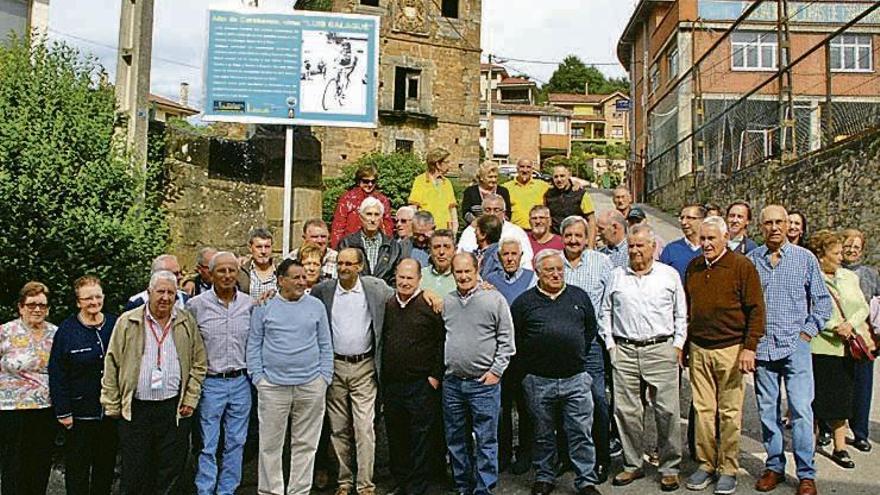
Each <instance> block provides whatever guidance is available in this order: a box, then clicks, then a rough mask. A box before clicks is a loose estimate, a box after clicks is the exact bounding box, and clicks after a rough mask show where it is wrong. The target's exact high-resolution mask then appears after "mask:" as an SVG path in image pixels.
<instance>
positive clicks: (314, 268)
mask: <svg viewBox="0 0 880 495" xmlns="http://www.w3.org/2000/svg"><path fill="white" fill-rule="evenodd" d="M321 251H322V250H321V247H320V246H318V245H317V244H315V243H312V242H306V243H305V244H303V245H302V247H301V248H299V253H298V255H297V260H299V262H300V263H302V266H303V268H304V269H305V272H306V284H308V286H307V289H306V294H308V293H309V292H310V291H311V290H312V287H314V286H315V285H317V284H318V282H321V281H323V280H325V279H326V278H327V277H326V276H325V275H324V272H323V270H322V268H323V259H324V255H323V253H322V252H321Z"/></svg>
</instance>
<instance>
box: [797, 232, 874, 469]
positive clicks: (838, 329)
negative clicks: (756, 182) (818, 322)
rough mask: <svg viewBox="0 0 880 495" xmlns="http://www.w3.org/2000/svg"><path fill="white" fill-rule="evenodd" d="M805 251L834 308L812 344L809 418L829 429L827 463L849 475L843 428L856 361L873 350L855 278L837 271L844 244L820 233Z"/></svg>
mask: <svg viewBox="0 0 880 495" xmlns="http://www.w3.org/2000/svg"><path fill="white" fill-rule="evenodd" d="M810 250H811V251H813V253H814V254H815V255H816V257H817V258H819V265H820V266H821V268H822V273H823V275H824V278H825V285H826V287H828V291H829V292H830V293H831V299H832V300H833V302H834V304H833V305H832V306H833V308H832V313H831V318H829V319H828V321H827V322H826V323H825V327H824V328H823V329H822V331H820V332H819V334H818V335H817V336H816V337H814V338H813V340H812V343H811V345H812V352H813V377H814V380H815V397H814V400H813V415H814V416H815V418H816V422H817V424H818V423H819V422H820V421H825V422H827V423H828V425H829V426H830V427H831V431H832V435H833V445H834V447H833V448H834V450H833V452H832V454H831V460H832V461H834V462H835V463H836V464H837V465H838V466H840V467H842V468H845V469H852V468H854V467H855V463H854V462H853V460H852V459H851V458H850V456H849V453H848V452H847V451H846V424H847V420H848V419H849V418H850V417H851V416H852V412H853V400H852V399H853V384H854V380H855V377H854V371H855V364H856V359H867V358H868V356H870V354H869V353H870V352H873V350H874V349H873V342H872V341H871V339H870V335H869V334H868V323H867V318H868V313H869V309H868V304H867V302H866V301H865V298H864V296H863V295H862V290H861V288H860V287H859V277H858V275H856V274H855V272H853V271H851V270H847V269H846V268H842V267H841V264H842V262H843V238H842V237H841V236H839V235H837V234H835V233H833V232H831V231H829V230H820V231H818V232H816V233H815V234H813V236H812V237H811V238H810ZM865 337H868V339H867V340H865ZM868 342H870V344H868ZM871 357H873V356H871Z"/></svg>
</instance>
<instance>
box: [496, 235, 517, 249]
mask: <svg viewBox="0 0 880 495" xmlns="http://www.w3.org/2000/svg"><path fill="white" fill-rule="evenodd" d="M506 244H516V245H517V246H519V251H520V252H522V244H520V242H519V239H516V238H515V237H510V236H507V237H502V238H501V240H500V241H498V247H499V248H501V247H504V246H505V245H506Z"/></svg>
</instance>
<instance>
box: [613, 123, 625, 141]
mask: <svg viewBox="0 0 880 495" xmlns="http://www.w3.org/2000/svg"><path fill="white" fill-rule="evenodd" d="M611 137H613V138H616V139H623V126H622V125H616V126H614V127H612V128H611Z"/></svg>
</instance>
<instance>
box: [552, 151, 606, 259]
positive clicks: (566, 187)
mask: <svg viewBox="0 0 880 495" xmlns="http://www.w3.org/2000/svg"><path fill="white" fill-rule="evenodd" d="M544 204H546V205H547V207H548V208H550V216H551V219H552V222H553V223H552V230H553V232H554V233H559V232H561V231H560V230H559V227H560V226H561V225H562V221H563V220H565V219H566V218H568V217H570V216H572V215H580V216H582V217H584V218H585V219H586V220H587V224H588V225H589V227H590V229H589V236H588V237H587V239H588V240H589V245H590V248H593V247H594V246H595V243H596V215H595V214H594V213H595V211H596V209H595V208H594V207H593V200H592V199H590V194H589V193H587V190H586V189H584V188H580V189H577V190H575V189H574V184H573V183H572V181H571V171H570V170H569V169H568V167H566V166H564V165H557V166H555V167H553V187H551V188H550V189H549V190H547V192H546V193H545V194H544Z"/></svg>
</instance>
